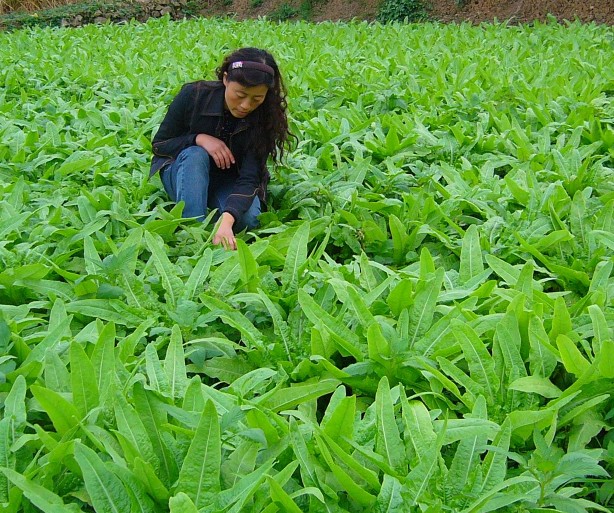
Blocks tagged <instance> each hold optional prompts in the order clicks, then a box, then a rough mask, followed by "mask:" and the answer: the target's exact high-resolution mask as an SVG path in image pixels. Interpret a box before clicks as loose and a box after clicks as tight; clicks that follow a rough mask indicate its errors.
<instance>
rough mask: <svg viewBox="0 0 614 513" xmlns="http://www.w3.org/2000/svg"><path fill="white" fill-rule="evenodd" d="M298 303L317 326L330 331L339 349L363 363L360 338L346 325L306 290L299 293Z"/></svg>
mask: <svg viewBox="0 0 614 513" xmlns="http://www.w3.org/2000/svg"><path fill="white" fill-rule="evenodd" d="M298 301H299V304H300V306H301V308H302V310H303V313H304V314H305V315H306V316H307V318H308V319H309V320H310V321H311V322H312V323H313V324H315V325H316V326H318V325H320V324H323V325H324V326H326V328H327V329H328V330H329V331H330V333H331V335H332V337H333V338H334V340H335V341H336V342H337V344H338V345H339V348H340V349H341V350H342V351H344V352H346V353H347V354H349V355H352V356H353V357H354V358H355V359H356V361H362V360H363V355H362V351H361V349H360V347H359V340H358V336H357V335H356V334H355V333H353V332H352V331H350V330H349V329H348V328H347V326H345V324H343V323H342V322H340V321H339V320H338V319H337V318H335V317H334V316H332V315H331V314H330V313H328V312H326V311H325V310H324V309H323V308H322V307H321V306H320V305H318V304H317V303H316V302H315V301H314V300H313V298H311V297H310V296H309V295H308V294H307V292H305V290H304V289H301V290H299V292H298Z"/></svg>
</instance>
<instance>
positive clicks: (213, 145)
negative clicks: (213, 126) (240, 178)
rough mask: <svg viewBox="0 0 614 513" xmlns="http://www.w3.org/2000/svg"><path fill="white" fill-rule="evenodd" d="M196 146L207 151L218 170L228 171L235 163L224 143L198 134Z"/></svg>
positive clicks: (215, 138) (210, 136) (209, 136)
mask: <svg viewBox="0 0 614 513" xmlns="http://www.w3.org/2000/svg"><path fill="white" fill-rule="evenodd" d="M196 144H197V145H198V146H200V147H201V148H204V149H205V150H207V153H208V154H209V156H210V157H211V158H212V159H213V162H215V165H216V166H217V167H219V168H220V169H228V168H229V167H230V166H232V165H233V164H234V163H235V158H234V155H233V154H232V153H231V151H230V149H229V148H228V146H226V144H225V143H224V141H221V140H220V139H218V138H217V137H213V136H212V135H207V134H198V135H197V136H196Z"/></svg>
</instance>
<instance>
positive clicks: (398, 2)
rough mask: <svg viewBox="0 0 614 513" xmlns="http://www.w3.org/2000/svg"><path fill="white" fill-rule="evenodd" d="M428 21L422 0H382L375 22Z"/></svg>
mask: <svg viewBox="0 0 614 513" xmlns="http://www.w3.org/2000/svg"><path fill="white" fill-rule="evenodd" d="M427 19H428V11H427V7H426V5H425V4H424V2H423V1H422V0H384V1H383V2H382V4H381V6H380V8H379V11H378V13H377V21H379V22H381V23H392V22H394V21H401V22H402V21H405V20H407V21H408V22H413V21H425V20H427Z"/></svg>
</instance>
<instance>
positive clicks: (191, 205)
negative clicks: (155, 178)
mask: <svg viewBox="0 0 614 513" xmlns="http://www.w3.org/2000/svg"><path fill="white" fill-rule="evenodd" d="M210 167H211V163H210V159H209V154H208V153H207V151H206V150H204V149H203V148H201V147H200V146H190V147H189V148H186V149H185V150H183V151H182V152H181V153H180V154H179V155H178V156H177V159H176V160H175V162H173V163H172V164H171V165H170V166H168V167H167V168H166V169H164V171H163V172H162V176H161V180H162V184H163V185H164V189H165V190H166V193H167V194H168V195H169V197H170V198H171V200H173V201H175V202H180V201H183V202H184V203H185V206H184V207H183V213H182V217H197V218H198V219H200V220H203V219H204V218H205V215H206V213H207V197H208V192H209V169H210Z"/></svg>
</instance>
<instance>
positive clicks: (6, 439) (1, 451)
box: [0, 417, 16, 504]
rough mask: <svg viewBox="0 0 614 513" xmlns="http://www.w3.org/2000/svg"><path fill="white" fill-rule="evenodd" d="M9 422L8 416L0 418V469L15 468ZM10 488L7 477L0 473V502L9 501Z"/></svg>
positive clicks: (13, 439)
mask: <svg viewBox="0 0 614 513" xmlns="http://www.w3.org/2000/svg"><path fill="white" fill-rule="evenodd" d="M11 424H12V421H11V419H10V418H9V417H4V418H2V419H0V469H2V468H5V469H12V470H14V469H15V461H16V460H15V454H14V452H13V451H12V450H11V446H12V445H13V443H14V442H15V437H14V435H13V429H12V428H13V426H12V425H11ZM10 488H11V485H10V483H9V479H8V477H6V476H5V475H0V503H2V504H5V503H7V502H8V501H9V491H10Z"/></svg>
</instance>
